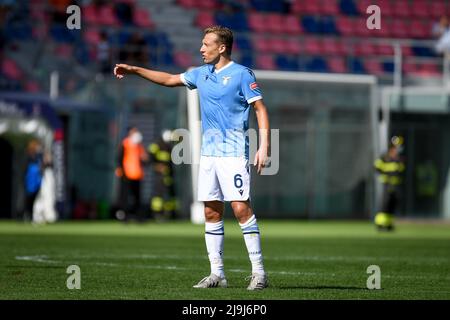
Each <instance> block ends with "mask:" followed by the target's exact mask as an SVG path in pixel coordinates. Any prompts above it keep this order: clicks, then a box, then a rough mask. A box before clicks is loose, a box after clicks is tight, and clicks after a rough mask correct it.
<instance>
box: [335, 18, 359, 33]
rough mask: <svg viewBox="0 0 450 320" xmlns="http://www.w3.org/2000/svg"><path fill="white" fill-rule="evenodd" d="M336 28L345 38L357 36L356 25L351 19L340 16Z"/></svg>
mask: <svg viewBox="0 0 450 320" xmlns="http://www.w3.org/2000/svg"><path fill="white" fill-rule="evenodd" d="M336 27H337V29H338V31H339V32H340V34H342V35H344V36H353V35H355V23H354V21H353V20H352V19H351V18H348V17H344V16H339V17H338V18H337V19H336Z"/></svg>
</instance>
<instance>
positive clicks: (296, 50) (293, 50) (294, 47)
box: [285, 38, 302, 55]
mask: <svg viewBox="0 0 450 320" xmlns="http://www.w3.org/2000/svg"><path fill="white" fill-rule="evenodd" d="M285 46H286V49H285V51H286V53H287V54H294V55H298V54H300V52H301V50H302V49H301V46H300V43H299V41H298V40H297V39H296V38H293V39H288V40H286V41H285Z"/></svg>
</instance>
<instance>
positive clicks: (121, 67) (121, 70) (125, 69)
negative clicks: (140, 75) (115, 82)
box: [114, 63, 133, 79]
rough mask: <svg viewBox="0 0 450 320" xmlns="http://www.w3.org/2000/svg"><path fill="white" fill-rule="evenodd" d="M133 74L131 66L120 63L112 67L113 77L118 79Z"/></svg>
mask: <svg viewBox="0 0 450 320" xmlns="http://www.w3.org/2000/svg"><path fill="white" fill-rule="evenodd" d="M129 73H133V66H130V65H128V64H124V63H120V64H116V66H115V67H114V75H115V76H116V77H117V78H118V79H122V78H123V77H124V76H125V75H126V74H129Z"/></svg>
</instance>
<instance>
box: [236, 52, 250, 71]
mask: <svg viewBox="0 0 450 320" xmlns="http://www.w3.org/2000/svg"><path fill="white" fill-rule="evenodd" d="M239 63H240V64H242V65H243V66H246V67H248V68H253V56H252V55H251V54H243V55H242V56H241V60H240V62H239Z"/></svg>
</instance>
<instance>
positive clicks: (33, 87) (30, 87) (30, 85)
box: [24, 80, 41, 93]
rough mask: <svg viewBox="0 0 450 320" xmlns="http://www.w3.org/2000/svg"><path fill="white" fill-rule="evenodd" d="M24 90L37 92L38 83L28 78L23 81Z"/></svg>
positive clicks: (38, 88) (38, 89)
mask: <svg viewBox="0 0 450 320" xmlns="http://www.w3.org/2000/svg"><path fill="white" fill-rule="evenodd" d="M24 89H25V91H27V92H33V93H35V92H39V91H40V90H41V88H40V86H39V83H37V82H36V81H33V80H29V81H27V82H26V83H25V87H24Z"/></svg>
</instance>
